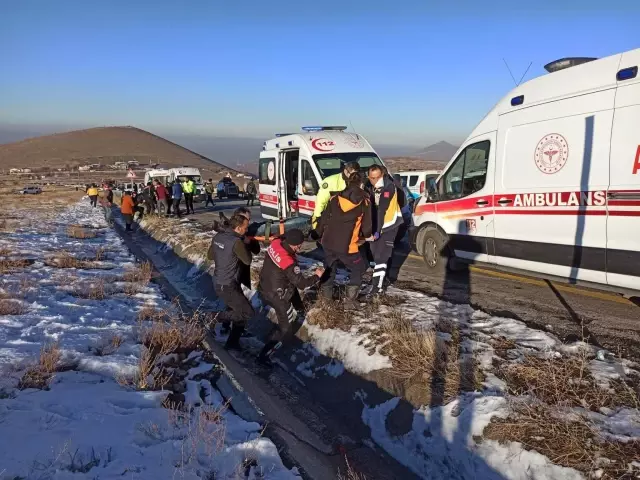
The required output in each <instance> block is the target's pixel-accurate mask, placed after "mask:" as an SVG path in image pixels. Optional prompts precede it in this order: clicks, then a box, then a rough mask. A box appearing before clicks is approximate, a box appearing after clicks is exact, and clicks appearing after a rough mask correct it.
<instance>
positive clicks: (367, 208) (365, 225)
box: [316, 172, 373, 309]
mask: <svg viewBox="0 0 640 480" xmlns="http://www.w3.org/2000/svg"><path fill="white" fill-rule="evenodd" d="M363 180H364V178H363V176H362V174H361V173H360V172H354V173H352V174H351V175H350V176H349V178H348V179H347V188H345V189H344V190H343V191H342V192H340V193H338V194H337V195H334V196H333V197H331V200H329V204H328V205H327V208H326V209H325V210H324V211H323V212H322V215H321V216H320V220H319V221H318V227H317V228H316V233H317V234H318V236H319V237H321V238H322V240H321V243H322V248H323V249H324V255H325V267H326V268H327V273H328V275H325V278H326V281H325V282H324V283H323V285H322V289H321V290H320V294H321V296H322V297H324V298H326V299H332V298H333V284H334V282H335V278H336V271H337V269H338V264H339V263H342V264H343V265H344V266H345V267H346V268H347V270H349V274H350V275H349V284H348V286H347V294H346V296H345V299H344V305H345V307H347V308H350V309H355V308H357V306H358V304H357V302H356V299H357V298H358V293H359V292H360V284H361V283H362V275H363V274H364V272H365V271H366V270H367V264H366V262H365V260H364V258H363V256H362V255H361V254H360V250H359V248H360V245H361V244H362V243H363V242H364V240H365V239H366V238H370V237H371V235H373V228H372V218H371V203H370V200H369V194H368V193H367V192H365V191H364V190H363V188H362V184H363Z"/></svg>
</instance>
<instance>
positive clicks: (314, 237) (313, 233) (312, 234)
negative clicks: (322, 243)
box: [309, 230, 320, 242]
mask: <svg viewBox="0 0 640 480" xmlns="http://www.w3.org/2000/svg"><path fill="white" fill-rule="evenodd" d="M309 238H311V240H313V241H315V242H317V241H318V240H320V235H318V232H316V231H315V230H311V231H310V232H309Z"/></svg>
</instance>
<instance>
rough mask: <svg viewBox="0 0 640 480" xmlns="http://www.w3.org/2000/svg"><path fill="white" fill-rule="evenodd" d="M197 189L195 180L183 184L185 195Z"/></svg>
mask: <svg viewBox="0 0 640 480" xmlns="http://www.w3.org/2000/svg"><path fill="white" fill-rule="evenodd" d="M195 189H196V184H195V183H194V182H193V180H186V181H184V182H182V191H183V192H184V193H193V192H194V190H195Z"/></svg>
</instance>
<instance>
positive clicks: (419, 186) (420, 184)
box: [395, 170, 442, 199]
mask: <svg viewBox="0 0 640 480" xmlns="http://www.w3.org/2000/svg"><path fill="white" fill-rule="evenodd" d="M395 173H396V174H397V175H400V178H401V179H402V183H403V185H404V186H405V187H407V188H408V189H409V191H410V192H411V196H412V197H413V198H414V199H415V198H418V197H420V195H422V194H423V193H424V192H425V191H426V189H427V186H428V185H429V179H430V178H433V179H434V180H435V179H436V178H438V176H439V175H440V173H442V171H441V170H422V171H413V170H408V171H404V172H395Z"/></svg>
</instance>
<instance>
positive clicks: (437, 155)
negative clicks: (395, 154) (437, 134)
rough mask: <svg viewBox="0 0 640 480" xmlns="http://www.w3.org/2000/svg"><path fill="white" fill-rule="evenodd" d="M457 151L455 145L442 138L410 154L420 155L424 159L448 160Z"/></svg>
mask: <svg viewBox="0 0 640 480" xmlns="http://www.w3.org/2000/svg"><path fill="white" fill-rule="evenodd" d="M456 151H458V147H456V146H455V145H451V144H450V143H449V142H445V141H444V140H443V141H441V142H438V143H434V144H433V145H429V146H428V147H425V148H423V149H422V150H418V151H417V152H414V153H413V154H411V156H415V157H421V158H424V159H426V160H434V161H447V162H448V161H449V160H451V157H452V156H453V155H454V154H455V153H456Z"/></svg>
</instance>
